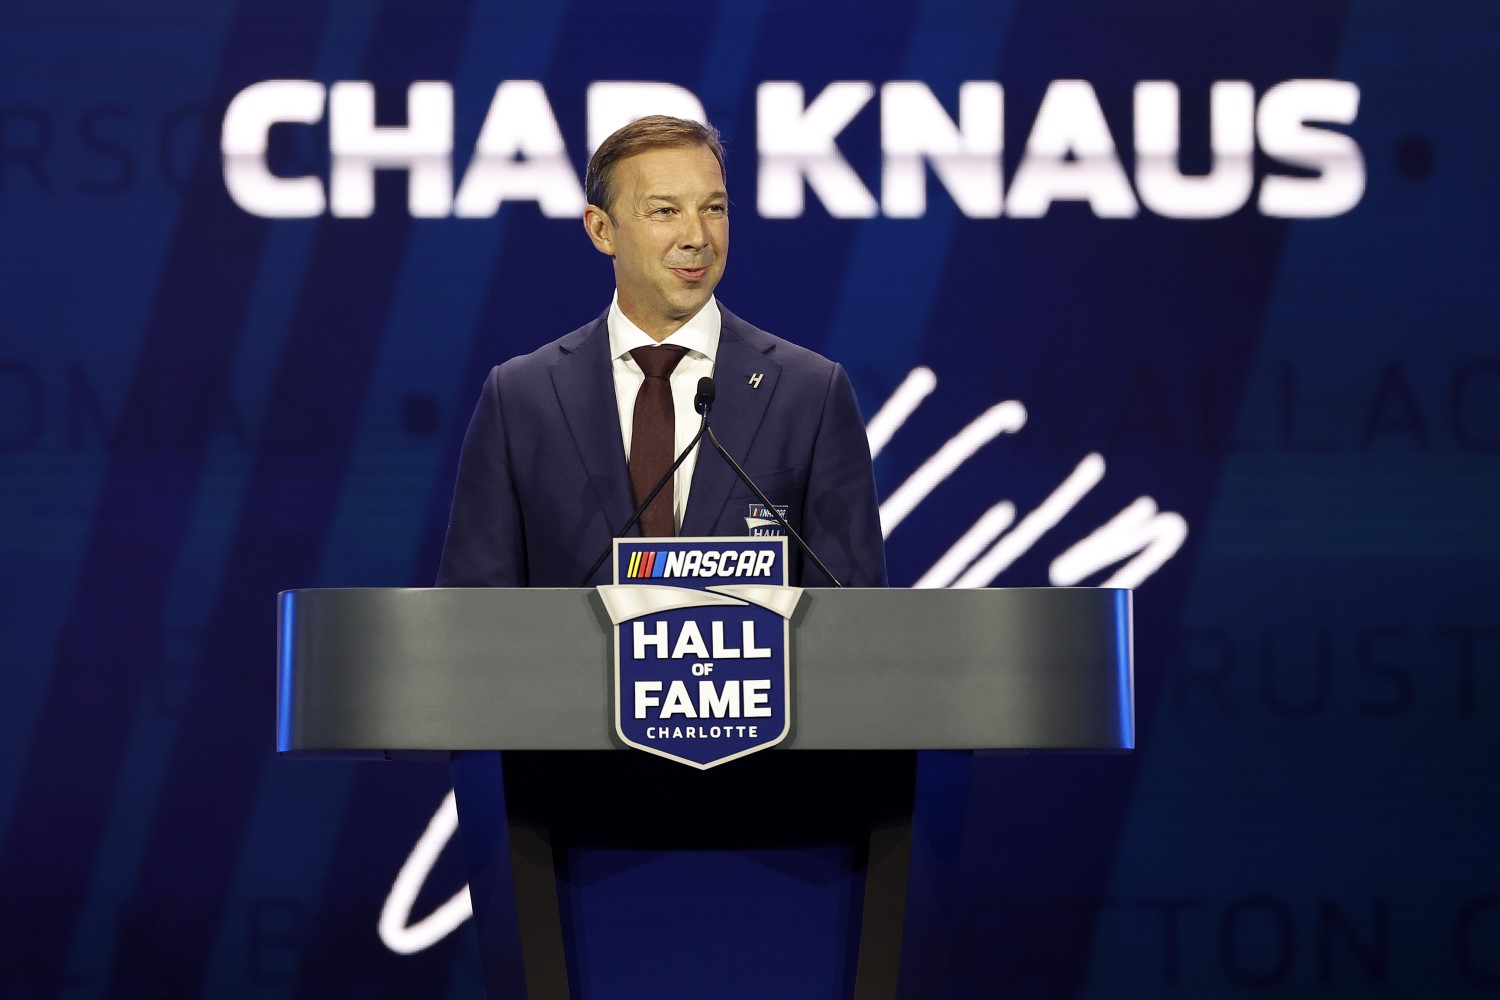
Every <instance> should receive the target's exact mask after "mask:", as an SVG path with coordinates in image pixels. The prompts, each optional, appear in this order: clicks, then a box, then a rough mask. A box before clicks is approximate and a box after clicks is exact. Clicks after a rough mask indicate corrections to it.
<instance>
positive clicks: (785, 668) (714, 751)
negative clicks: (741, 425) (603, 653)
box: [599, 508, 802, 770]
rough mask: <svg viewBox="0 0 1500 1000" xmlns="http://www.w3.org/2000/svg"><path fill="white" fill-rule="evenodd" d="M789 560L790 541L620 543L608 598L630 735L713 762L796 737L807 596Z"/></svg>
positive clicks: (624, 725)
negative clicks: (799, 620) (798, 613)
mask: <svg viewBox="0 0 1500 1000" xmlns="http://www.w3.org/2000/svg"><path fill="white" fill-rule="evenodd" d="M752 509H753V508H752ZM772 523H773V524H774V523H775V522H774V520H773V521H772ZM786 559H787V554H786V539H785V538H740V539H731V538H620V539H616V540H615V555H614V560H615V583H614V584H613V585H606V586H602V587H600V588H599V596H600V598H601V599H602V600H603V601H604V607H605V610H606V611H607V612H608V613H609V618H610V621H611V622H613V623H614V630H615V697H614V702H615V713H614V715H615V732H616V733H618V734H619V736H620V739H621V740H623V741H624V742H625V743H626V744H627V745H629V746H632V747H636V748H637V749H640V750H645V751H646V752H648V753H654V754H657V755H659V756H662V757H667V758H670V759H671V760H675V761H680V762H681V763H683V764H690V765H692V766H693V767H696V768H699V769H700V770H706V769H708V768H710V767H714V766H715V765H717V764H722V763H724V762H725V761H728V760H734V759H735V758H736V757H743V756H745V755H746V754H749V753H754V752H755V751H757V750H764V749H765V748H766V747H769V746H775V745H776V744H777V743H780V742H781V741H782V740H783V739H785V738H786V735H787V732H788V731H789V729H790V727H791V719H792V703H791V698H792V685H791V625H790V619H791V617H792V611H793V610H794V609H795V608H796V607H797V602H798V601H799V600H800V599H801V597H802V590H801V588H798V587H788V586H786V572H787V571H786Z"/></svg>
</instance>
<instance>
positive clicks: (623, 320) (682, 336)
mask: <svg viewBox="0 0 1500 1000" xmlns="http://www.w3.org/2000/svg"><path fill="white" fill-rule="evenodd" d="M723 322H724V319H723V316H722V315H720V313H719V302H718V300H717V299H715V298H712V297H710V298H709V300H708V301H707V302H706V303H704V305H703V308H702V309H699V310H698V311H697V312H696V313H694V314H693V317H692V318H691V319H689V320H688V321H687V322H686V323H684V324H682V326H680V327H678V328H677V329H676V330H675V331H673V332H672V334H671V336H669V337H667V339H666V340H663V341H661V343H663V344H675V345H677V346H678V347H686V348H687V349H688V352H689V353H691V354H697V355H699V356H701V357H705V358H707V359H708V360H709V361H713V360H714V356H715V355H716V354H717V353H718V351H719V328H720V327H721V326H722V325H723ZM606 323H607V325H608V326H609V356H610V357H611V358H622V357H625V356H626V355H628V354H629V353H630V352H631V351H633V350H635V349H636V348H637V347H655V346H656V343H657V342H656V341H655V340H653V339H651V335H650V334H648V333H647V332H646V331H645V330H642V329H641V328H640V327H638V326H636V325H635V324H634V323H632V322H631V321H630V319H629V317H627V316H626V315H625V314H624V313H623V312H621V311H620V296H619V293H618V292H616V293H615V297H614V298H613V299H611V300H610V303H609V317H608V319H607V320H606Z"/></svg>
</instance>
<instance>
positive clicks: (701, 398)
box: [693, 375, 718, 413]
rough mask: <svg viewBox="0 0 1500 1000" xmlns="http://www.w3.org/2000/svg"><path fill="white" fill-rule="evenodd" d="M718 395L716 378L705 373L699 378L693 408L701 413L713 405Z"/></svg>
mask: <svg viewBox="0 0 1500 1000" xmlns="http://www.w3.org/2000/svg"><path fill="white" fill-rule="evenodd" d="M716 395H718V389H716V388H714V380H713V379H712V378H710V377H709V376H707V375H705V376H703V377H702V378H700V379H699V380H698V395H696V396H694V397H693V408H694V409H695V410H697V411H698V412H699V413H702V412H703V411H704V409H706V408H707V407H709V406H712V405H713V402H714V397H715V396H716Z"/></svg>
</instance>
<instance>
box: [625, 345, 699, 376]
mask: <svg viewBox="0 0 1500 1000" xmlns="http://www.w3.org/2000/svg"><path fill="white" fill-rule="evenodd" d="M686 353H687V348H686V347H678V346H677V345H676V344H663V345H662V346H660V347H637V348H636V349H635V350H633V351H631V352H630V356H631V357H632V358H634V359H635V363H636V364H638V365H640V366H641V371H643V372H645V373H646V377H647V378H666V377H667V376H668V375H670V374H672V369H673V368H676V367H677V362H679V361H681V360H682V356H683V355H684V354H686Z"/></svg>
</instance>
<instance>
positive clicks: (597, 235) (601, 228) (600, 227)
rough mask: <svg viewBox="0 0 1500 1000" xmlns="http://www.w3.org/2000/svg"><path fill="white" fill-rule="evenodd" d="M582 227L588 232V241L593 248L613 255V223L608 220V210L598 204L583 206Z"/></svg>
mask: <svg viewBox="0 0 1500 1000" xmlns="http://www.w3.org/2000/svg"><path fill="white" fill-rule="evenodd" d="M583 229H584V232H586V233H588V234H589V241H590V242H591V243H593V244H594V249H595V250H598V251H599V252H600V253H602V254H607V255H608V256H610V257H613V256H614V255H615V224H614V223H613V222H612V221H610V218H609V213H608V212H606V211H605V210H604V209H602V208H600V207H599V206H598V205H590V206H589V207H588V208H585V209H584V210H583Z"/></svg>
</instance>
